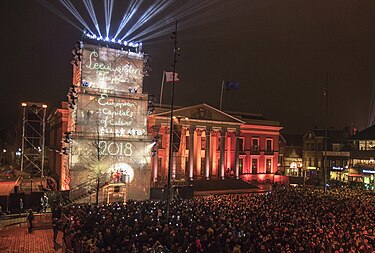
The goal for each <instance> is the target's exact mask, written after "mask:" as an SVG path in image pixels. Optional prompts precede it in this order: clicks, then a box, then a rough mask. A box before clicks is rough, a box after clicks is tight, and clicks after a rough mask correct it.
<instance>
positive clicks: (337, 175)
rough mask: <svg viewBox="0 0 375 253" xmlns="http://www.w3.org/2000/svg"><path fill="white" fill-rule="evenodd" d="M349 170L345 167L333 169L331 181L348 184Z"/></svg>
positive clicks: (330, 176)
mask: <svg viewBox="0 0 375 253" xmlns="http://www.w3.org/2000/svg"><path fill="white" fill-rule="evenodd" d="M348 175H349V170H348V169H346V168H344V167H331V168H330V172H329V180H335V181H342V182H348Z"/></svg>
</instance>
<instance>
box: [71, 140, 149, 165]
mask: <svg viewBox="0 0 375 253" xmlns="http://www.w3.org/2000/svg"><path fill="white" fill-rule="evenodd" d="M151 148H152V145H150V144H149V143H148V142H143V141H135V140H131V141H124V140H87V139H77V140H74V141H73V143H72V152H71V155H72V163H73V165H75V164H78V165H79V166H82V167H85V168H89V169H90V168H92V167H95V166H96V164H97V163H98V156H99V160H100V163H101V165H102V167H103V168H105V171H107V172H108V171H109V168H111V167H113V165H114V164H118V163H126V164H128V165H129V166H131V167H132V168H133V169H134V170H136V169H149V168H148V164H149V160H150V152H151ZM98 151H99V153H98Z"/></svg>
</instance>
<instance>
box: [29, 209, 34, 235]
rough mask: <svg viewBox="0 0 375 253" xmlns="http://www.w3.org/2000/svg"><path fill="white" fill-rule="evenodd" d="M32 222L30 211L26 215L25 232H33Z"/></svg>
mask: <svg viewBox="0 0 375 253" xmlns="http://www.w3.org/2000/svg"><path fill="white" fill-rule="evenodd" d="M33 220H34V214H33V210H31V209H30V210H29V211H28V213H27V231H28V232H29V233H31V232H32V231H33Z"/></svg>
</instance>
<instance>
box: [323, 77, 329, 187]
mask: <svg viewBox="0 0 375 253" xmlns="http://www.w3.org/2000/svg"><path fill="white" fill-rule="evenodd" d="M323 95H324V103H325V106H324V114H325V115H324V121H325V122H324V124H325V129H324V163H323V184H324V192H327V145H328V144H327V138H328V74H327V81H326V83H325V85H324V88H323Z"/></svg>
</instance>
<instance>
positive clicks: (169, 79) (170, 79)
mask: <svg viewBox="0 0 375 253" xmlns="http://www.w3.org/2000/svg"><path fill="white" fill-rule="evenodd" d="M164 73H165V81H166V82H167V83H169V82H173V74H174V81H175V82H176V81H180V79H179V78H178V73H173V72H164Z"/></svg>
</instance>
